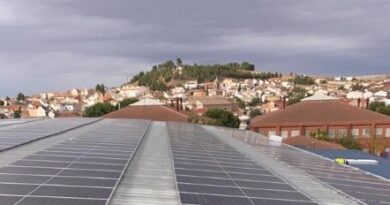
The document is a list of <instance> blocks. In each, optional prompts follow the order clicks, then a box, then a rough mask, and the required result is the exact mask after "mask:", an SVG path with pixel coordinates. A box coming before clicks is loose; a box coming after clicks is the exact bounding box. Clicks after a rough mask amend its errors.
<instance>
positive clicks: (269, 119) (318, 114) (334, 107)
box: [251, 100, 390, 126]
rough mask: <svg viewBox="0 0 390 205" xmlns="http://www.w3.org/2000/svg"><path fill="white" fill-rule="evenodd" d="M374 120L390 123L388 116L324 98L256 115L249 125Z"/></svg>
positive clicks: (371, 121) (367, 121) (364, 121)
mask: <svg viewBox="0 0 390 205" xmlns="http://www.w3.org/2000/svg"><path fill="white" fill-rule="evenodd" d="M374 122H381V123H390V117H389V116H387V115H383V114H380V113H376V112H373V111H370V110H367V109H364V108H357V107H354V106H351V105H348V104H345V103H342V102H340V101H338V100H324V101H304V102H300V103H297V104H294V105H291V106H288V107H286V109H284V110H278V111H275V112H271V113H267V114H265V115H261V116H258V117H256V118H254V119H253V120H252V121H251V126H265V125H286V124H287V125H297V124H321V123H323V124H325V123H326V124H335V123H374Z"/></svg>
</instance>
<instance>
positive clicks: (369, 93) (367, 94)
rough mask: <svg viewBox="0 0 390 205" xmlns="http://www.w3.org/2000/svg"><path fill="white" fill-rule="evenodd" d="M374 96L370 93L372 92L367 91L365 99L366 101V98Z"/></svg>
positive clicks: (364, 95) (364, 94)
mask: <svg viewBox="0 0 390 205" xmlns="http://www.w3.org/2000/svg"><path fill="white" fill-rule="evenodd" d="M373 95H374V93H372V92H370V91H365V92H364V93H363V98H364V99H366V98H370V97H372V96H373Z"/></svg>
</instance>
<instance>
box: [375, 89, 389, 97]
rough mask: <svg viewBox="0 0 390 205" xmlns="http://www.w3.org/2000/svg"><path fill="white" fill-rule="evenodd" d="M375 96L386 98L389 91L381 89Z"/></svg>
mask: <svg viewBox="0 0 390 205" xmlns="http://www.w3.org/2000/svg"><path fill="white" fill-rule="evenodd" d="M374 96H375V97H382V98H386V97H387V92H386V91H384V90H380V91H378V92H376V93H374Z"/></svg>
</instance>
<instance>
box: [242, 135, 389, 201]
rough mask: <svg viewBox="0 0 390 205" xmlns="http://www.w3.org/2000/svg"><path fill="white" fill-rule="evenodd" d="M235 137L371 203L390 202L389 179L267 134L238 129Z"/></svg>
mask: <svg viewBox="0 0 390 205" xmlns="http://www.w3.org/2000/svg"><path fill="white" fill-rule="evenodd" d="M235 137H236V138H237V139H240V140H242V141H244V142H246V143H248V144H249V145H252V146H254V147H255V148H256V149H257V150H258V151H260V152H262V153H266V154H268V155H269V156H271V157H273V158H274V159H277V160H281V161H283V162H285V163H288V164H290V165H292V166H294V167H296V168H298V169H300V170H303V171H304V172H306V173H307V174H309V175H312V176H314V177H316V178H317V179H319V180H320V181H322V182H325V183H327V184H328V185H330V186H333V187H335V188H337V189H339V190H342V191H343V192H344V193H347V194H349V195H350V196H352V197H354V198H357V199H359V200H361V201H363V202H365V203H367V204H370V205H383V204H390V182H389V181H388V180H383V179H380V178H378V177H375V176H372V175H369V174H367V173H365V172H362V171H360V170H357V169H353V168H351V167H347V166H341V165H339V164H336V163H334V162H332V161H329V160H326V159H323V158H321V157H318V156H315V155H313V154H310V153H307V152H303V151H301V150H298V149H296V148H293V147H290V146H287V145H283V144H281V145H273V144H272V143H271V142H270V141H268V140H266V139H265V137H263V136H259V135H257V134H254V135H248V134H244V133H242V132H239V131H235Z"/></svg>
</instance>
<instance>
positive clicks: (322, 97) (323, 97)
mask: <svg viewBox="0 0 390 205" xmlns="http://www.w3.org/2000/svg"><path fill="white" fill-rule="evenodd" d="M314 100H337V98H335V97H332V96H328V95H324V94H321V93H316V94H314V95H312V96H310V97H307V98H303V99H302V100H301V101H314Z"/></svg>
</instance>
